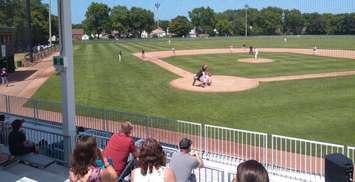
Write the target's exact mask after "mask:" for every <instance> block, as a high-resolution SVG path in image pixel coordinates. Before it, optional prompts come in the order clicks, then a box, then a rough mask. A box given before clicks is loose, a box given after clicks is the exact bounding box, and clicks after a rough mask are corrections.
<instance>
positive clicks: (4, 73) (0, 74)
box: [0, 68, 9, 86]
mask: <svg viewBox="0 0 355 182" xmlns="http://www.w3.org/2000/svg"><path fill="white" fill-rule="evenodd" d="M0 77H1V84H3V85H6V86H9V81H8V80H7V77H8V74H7V71H6V68H2V69H1V72H0Z"/></svg>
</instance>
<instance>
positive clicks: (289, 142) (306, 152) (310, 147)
mask: <svg viewBox="0 0 355 182" xmlns="http://www.w3.org/2000/svg"><path fill="white" fill-rule="evenodd" d="M271 143H272V144H271V145H272V159H271V164H272V165H273V166H274V167H282V168H287V169H289V170H293V171H297V172H303V173H309V174H315V175H319V176H324V157H325V156H326V155H328V154H331V153H342V154H345V153H344V152H345V150H344V146H342V145H336V144H331V143H324V142H317V141H311V140H305V139H299V138H292V137H285V136H279V135H272V140H271Z"/></svg>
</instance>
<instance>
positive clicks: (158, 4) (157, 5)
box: [154, 2, 160, 28]
mask: <svg viewBox="0 0 355 182" xmlns="http://www.w3.org/2000/svg"><path fill="white" fill-rule="evenodd" d="M154 6H155V8H156V9H157V26H158V28H159V8H160V3H159V2H156V3H155V4H154Z"/></svg>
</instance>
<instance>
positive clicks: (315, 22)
mask: <svg viewBox="0 0 355 182" xmlns="http://www.w3.org/2000/svg"><path fill="white" fill-rule="evenodd" d="M304 16H305V19H306V28H307V29H306V33H307V34H312V35H321V34H325V33H326V30H325V28H326V22H325V20H324V18H323V16H322V15H320V14H319V13H311V14H305V15H304Z"/></svg>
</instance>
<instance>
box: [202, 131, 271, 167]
mask: <svg viewBox="0 0 355 182" xmlns="http://www.w3.org/2000/svg"><path fill="white" fill-rule="evenodd" d="M204 134H205V135H204V141H205V151H206V152H208V153H212V155H213V154H218V155H219V156H220V155H222V156H225V157H227V158H228V157H232V158H234V160H233V159H231V160H228V159H227V160H226V159H220V160H223V161H226V162H228V161H230V162H231V163H236V161H235V160H248V159H254V160H258V161H260V162H262V163H264V164H268V154H267V151H268V143H267V142H268V136H267V134H266V133H260V132H252V131H246V130H239V129H232V128H226V127H219V126H212V125H205V127H204ZM217 160H218V159H217Z"/></svg>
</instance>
